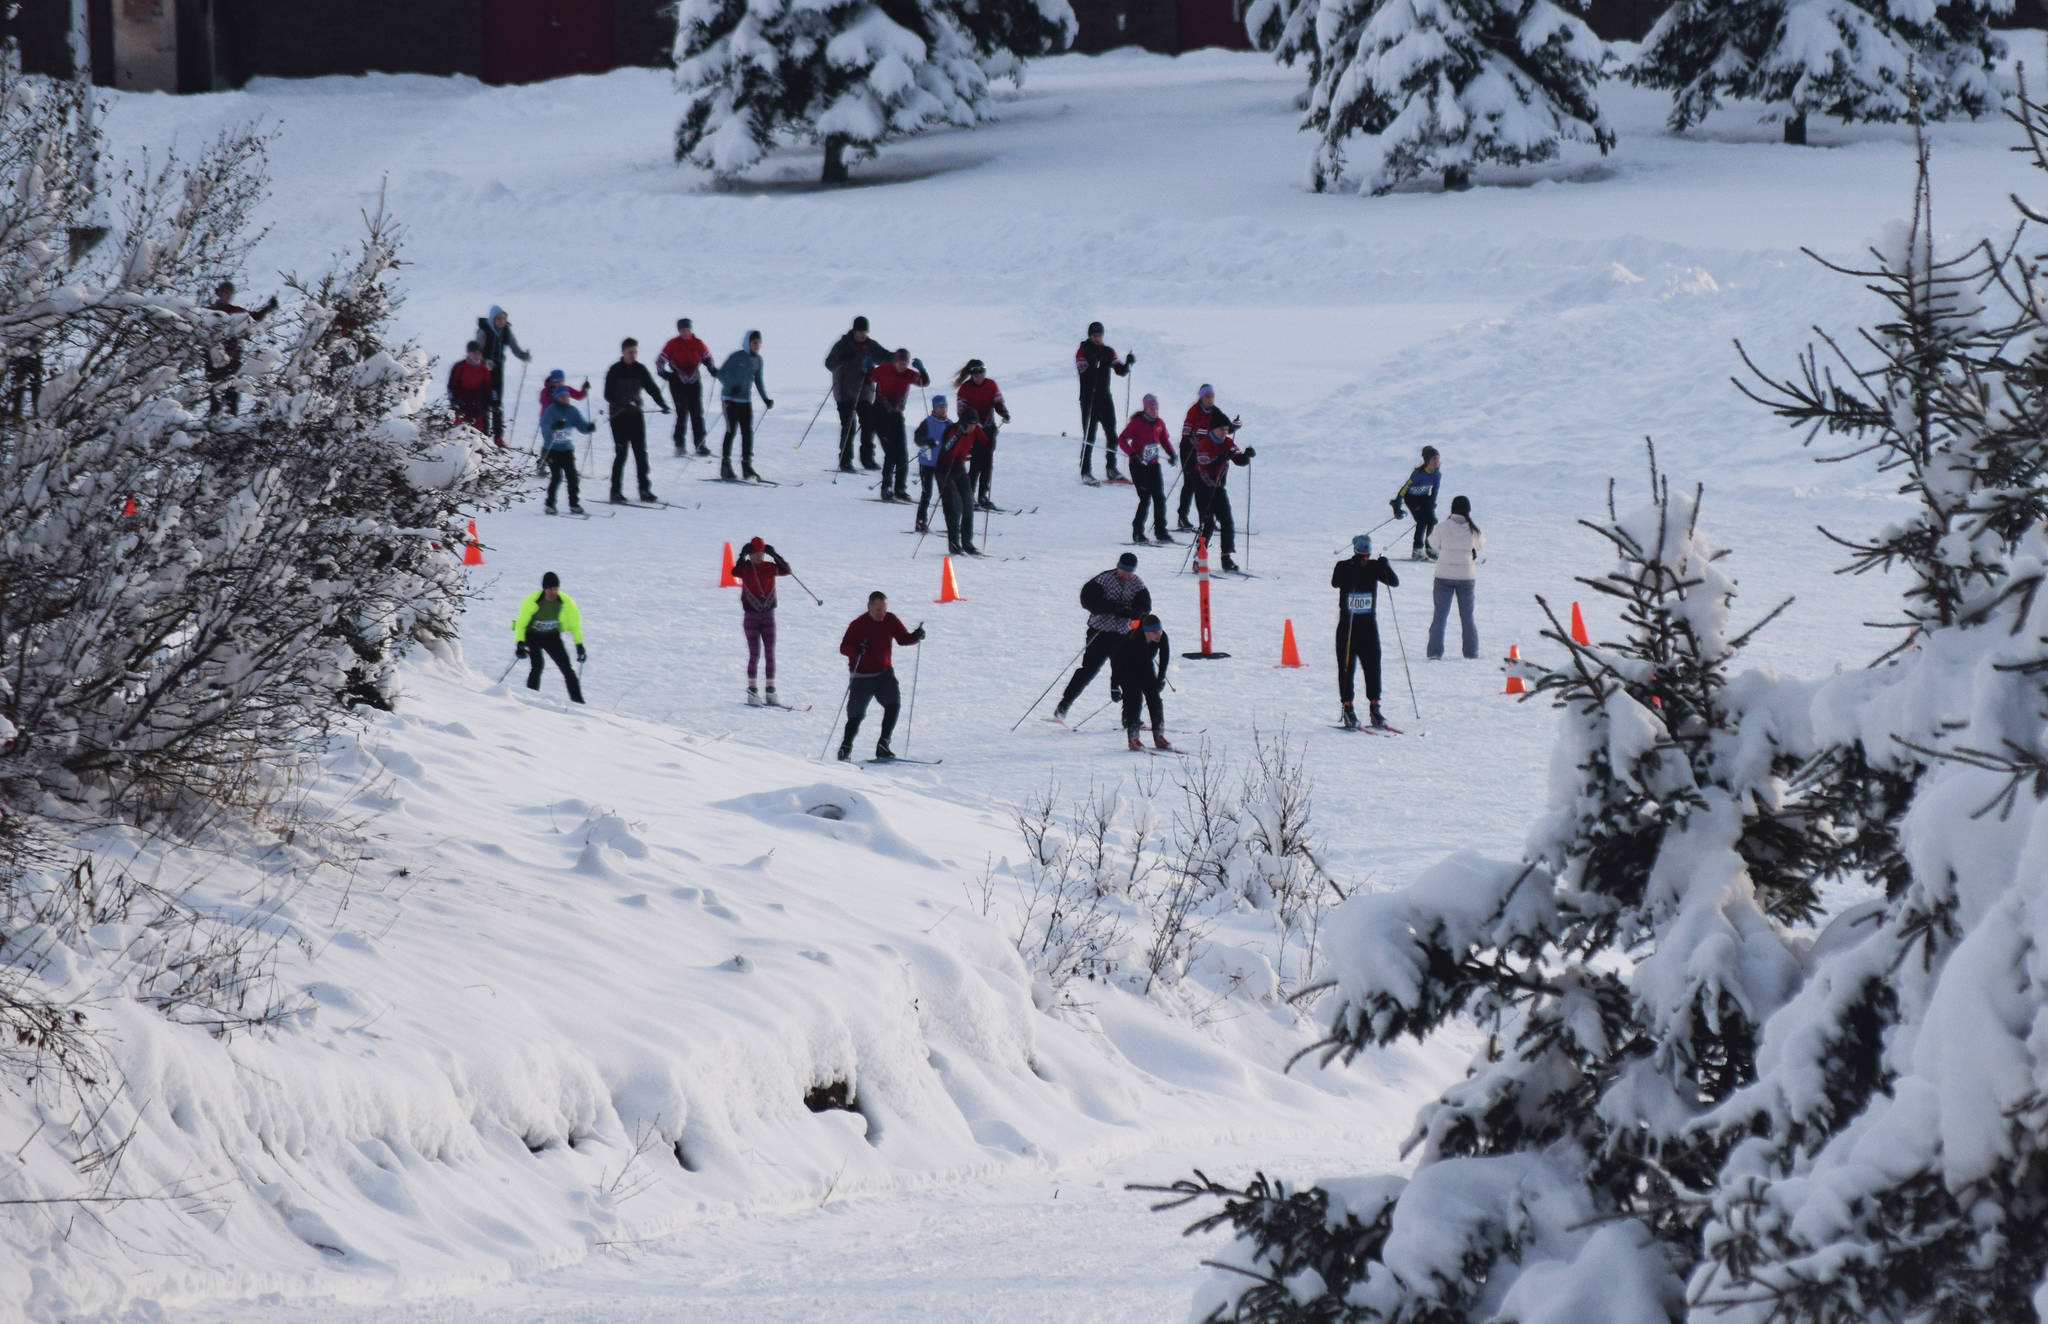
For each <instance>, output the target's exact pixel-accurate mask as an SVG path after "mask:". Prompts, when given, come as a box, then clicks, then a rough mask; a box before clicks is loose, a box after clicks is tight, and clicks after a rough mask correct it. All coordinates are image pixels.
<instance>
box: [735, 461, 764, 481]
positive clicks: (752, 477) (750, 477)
mask: <svg viewBox="0 0 2048 1324" xmlns="http://www.w3.org/2000/svg"><path fill="white" fill-rule="evenodd" d="M740 477H742V478H744V479H746V480H747V481H748V482H750V483H758V482H760V481H761V475H759V474H757V473H755V472H754V466H753V465H751V464H742V465H741V466H740Z"/></svg>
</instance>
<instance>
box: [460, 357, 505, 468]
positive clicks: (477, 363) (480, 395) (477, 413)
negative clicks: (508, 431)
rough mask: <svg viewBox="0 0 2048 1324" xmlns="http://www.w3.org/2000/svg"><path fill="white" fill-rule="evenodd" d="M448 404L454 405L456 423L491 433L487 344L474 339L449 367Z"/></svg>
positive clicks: (486, 433)
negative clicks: (486, 361)
mask: <svg viewBox="0 0 2048 1324" xmlns="http://www.w3.org/2000/svg"><path fill="white" fill-rule="evenodd" d="M448 403H449V404H451V405H453V406H455V421H456V422H457V423H467V424H469V425H470V426H471V427H473V428H475V429H476V430H477V431H478V432H481V433H483V434H484V435H485V436H487V437H488V436H490V435H491V417H490V415H491V369H490V365H489V364H487V363H485V362H484V347H483V346H482V345H480V344H478V343H477V342H476V341H474V340H472V341H470V342H469V348H468V349H466V350H464V351H463V355H462V357H461V358H460V359H457V360H456V361H455V366H454V367H452V368H450V369H448ZM498 444H499V445H500V446H502V445H504V444H505V443H504V442H502V441H500V442H499V443H498Z"/></svg>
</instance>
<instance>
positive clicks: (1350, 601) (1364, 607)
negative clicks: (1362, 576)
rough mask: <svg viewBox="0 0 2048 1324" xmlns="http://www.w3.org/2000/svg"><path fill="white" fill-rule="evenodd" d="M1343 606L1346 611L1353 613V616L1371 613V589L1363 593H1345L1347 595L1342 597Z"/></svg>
mask: <svg viewBox="0 0 2048 1324" xmlns="http://www.w3.org/2000/svg"><path fill="white" fill-rule="evenodd" d="M1344 605H1345V607H1346V608H1348V609H1349V610H1350V611H1351V612H1353V613H1354V614H1362V613H1365V612H1369V611H1371V610H1372V590H1371V589H1367V590H1366V591H1365V592H1363V593H1347V594H1345V595H1344Z"/></svg>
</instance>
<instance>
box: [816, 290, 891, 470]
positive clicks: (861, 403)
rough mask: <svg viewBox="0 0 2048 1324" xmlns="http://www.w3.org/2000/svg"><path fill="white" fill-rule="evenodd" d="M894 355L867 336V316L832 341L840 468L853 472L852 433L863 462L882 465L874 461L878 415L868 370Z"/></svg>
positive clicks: (828, 361)
mask: <svg viewBox="0 0 2048 1324" xmlns="http://www.w3.org/2000/svg"><path fill="white" fill-rule="evenodd" d="M892 357H894V356H893V355H892V354H890V352H889V351H888V350H886V349H883V348H882V347H881V345H879V344H877V343H876V342H875V341H873V340H871V339H869V338H868V319H867V318H865V317H856V318H854V319H853V329H852V330H850V331H848V332H847V333H846V334H845V335H843V336H841V337H839V339H838V340H836V341H834V342H833V343H832V348H831V350H830V351H829V352H828V353H827V354H826V355H825V367H826V370H827V371H829V372H830V373H831V374H832V398H833V399H834V400H835V401H836V402H837V403H838V405H839V470H840V472H841V473H849V474H850V473H852V472H853V437H854V433H855V432H856V431H858V432H859V433H860V463H861V467H862V468H864V469H879V468H881V466H880V465H879V464H877V463H875V415H874V410H873V408H872V407H871V405H870V401H871V400H872V399H873V396H872V393H871V392H870V390H869V387H868V374H869V373H871V372H873V371H874V370H875V369H876V368H878V367H880V366H881V365H882V364H884V363H887V362H888V361H889V360H890V359H891V358H892Z"/></svg>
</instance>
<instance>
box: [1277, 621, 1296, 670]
mask: <svg viewBox="0 0 2048 1324" xmlns="http://www.w3.org/2000/svg"><path fill="white" fill-rule="evenodd" d="M1280 665H1281V666H1283V667H1298V666H1300V665H1301V650H1300V649H1299V648H1296V647H1295V646H1294V622H1293V621H1292V620H1289V621H1288V622H1287V626H1286V628H1285V629H1283V630H1281V632H1280Z"/></svg>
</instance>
